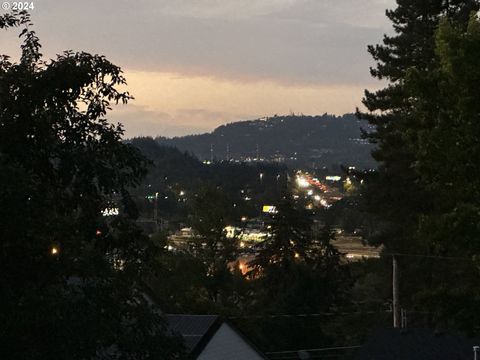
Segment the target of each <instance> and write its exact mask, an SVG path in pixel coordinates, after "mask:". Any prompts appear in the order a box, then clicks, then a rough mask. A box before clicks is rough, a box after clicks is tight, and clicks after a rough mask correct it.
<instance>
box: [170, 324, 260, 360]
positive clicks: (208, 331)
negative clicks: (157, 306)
mask: <svg viewBox="0 0 480 360" xmlns="http://www.w3.org/2000/svg"><path fill="white" fill-rule="evenodd" d="M165 317H166V320H167V322H168V325H169V327H170V329H171V330H172V331H174V332H176V333H178V334H180V335H182V337H183V339H184V343H185V346H186V348H187V351H188V354H189V358H191V359H198V360H226V359H228V360H262V359H266V357H265V356H264V355H263V354H262V353H261V352H260V351H259V350H257V349H256V348H255V347H254V346H253V345H252V344H251V343H250V342H249V341H248V340H247V339H246V338H245V337H244V336H243V335H241V334H240V333H239V332H238V331H237V330H235V328H234V327H233V326H232V325H230V324H229V323H227V322H225V321H223V320H222V319H221V318H220V317H219V316H217V315H166V316H165Z"/></svg>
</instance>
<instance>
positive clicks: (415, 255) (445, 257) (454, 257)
mask: <svg viewBox="0 0 480 360" xmlns="http://www.w3.org/2000/svg"><path fill="white" fill-rule="evenodd" d="M383 255H385V256H401V257H416V258H428V259H442V260H462V261H472V262H473V261H474V259H472V258H467V257H460V256H441V255H425V254H405V253H384V254H383Z"/></svg>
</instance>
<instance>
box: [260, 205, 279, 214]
mask: <svg viewBox="0 0 480 360" xmlns="http://www.w3.org/2000/svg"><path fill="white" fill-rule="evenodd" d="M262 212H264V213H266V214H276V213H277V212H278V211H277V207H276V206H272V205H263V208H262Z"/></svg>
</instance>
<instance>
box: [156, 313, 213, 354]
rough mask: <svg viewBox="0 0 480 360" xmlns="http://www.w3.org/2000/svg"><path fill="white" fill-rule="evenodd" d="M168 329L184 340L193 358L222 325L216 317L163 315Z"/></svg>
mask: <svg viewBox="0 0 480 360" xmlns="http://www.w3.org/2000/svg"><path fill="white" fill-rule="evenodd" d="M165 318H166V320H167V323H168V325H169V328H170V329H171V330H172V331H173V332H175V333H178V334H180V335H182V337H183V339H184V343H185V346H186V348H187V351H188V353H189V354H190V356H192V357H193V358H195V357H196V356H197V355H199V354H200V353H201V352H202V350H203V349H204V348H205V346H206V345H207V344H208V342H209V341H210V339H211V338H212V336H213V335H214V334H215V332H216V331H217V330H218V328H219V327H220V325H221V324H222V320H221V319H220V317H219V316H218V315H184V314H167V315H165Z"/></svg>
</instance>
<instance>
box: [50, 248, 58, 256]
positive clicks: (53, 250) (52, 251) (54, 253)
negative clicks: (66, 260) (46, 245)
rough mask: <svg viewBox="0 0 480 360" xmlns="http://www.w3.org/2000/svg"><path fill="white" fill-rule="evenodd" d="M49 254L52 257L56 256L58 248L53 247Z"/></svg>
mask: <svg viewBox="0 0 480 360" xmlns="http://www.w3.org/2000/svg"><path fill="white" fill-rule="evenodd" d="M50 253H51V254H52V255H57V254H58V248H57V247H55V246H53V247H52V249H51V250H50Z"/></svg>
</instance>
